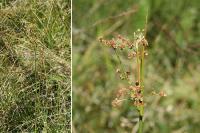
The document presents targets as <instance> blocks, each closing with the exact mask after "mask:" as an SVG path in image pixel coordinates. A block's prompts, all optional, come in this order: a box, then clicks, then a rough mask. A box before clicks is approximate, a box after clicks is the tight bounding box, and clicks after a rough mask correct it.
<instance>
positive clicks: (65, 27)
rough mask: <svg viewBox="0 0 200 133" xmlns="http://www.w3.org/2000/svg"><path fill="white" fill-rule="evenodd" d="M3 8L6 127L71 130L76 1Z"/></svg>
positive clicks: (0, 84)
mask: <svg viewBox="0 0 200 133" xmlns="http://www.w3.org/2000/svg"><path fill="white" fill-rule="evenodd" d="M0 8H1V9H0V132H1V133H7V132H13V133H16V132H43V133H47V132H48V133H50V132H52V133H54V132H59V133H61V132H62V133H64V132H70V129H71V128H70V125H71V113H70V111H71V110H70V109H71V96H70V91H71V88H70V84H71V83H70V75H71V73H70V71H71V69H70V60H71V59H70V57H71V56H70V55H71V51H70V49H71V48H70V32H71V29H70V20H71V13H70V12H71V10H70V1H69V0H0Z"/></svg>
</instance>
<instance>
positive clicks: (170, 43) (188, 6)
mask: <svg viewBox="0 0 200 133" xmlns="http://www.w3.org/2000/svg"><path fill="white" fill-rule="evenodd" d="M199 7H200V4H199V2H198V0H179V1H173V0H162V1H161V0H148V1H147V0H146V1H145V0H126V1H122V0H84V1H83V0H75V1H73V27H72V28H73V30H72V31H73V45H72V46H73V53H72V55H73V60H72V61H73V115H72V116H73V132H74V133H79V132H82V131H84V132H86V133H102V132H103V133H107V132H109V133H128V132H133V133H135V132H136V131H137V129H138V122H137V121H138V118H137V117H138V116H137V115H138V114H137V111H136V110H135V109H134V108H133V107H132V106H130V104H127V103H124V104H123V106H122V107H120V108H113V107H112V105H111V103H112V100H113V99H114V97H115V93H116V90H117V89H118V88H119V87H123V86H126V83H125V82H123V81H121V80H120V79H119V78H118V77H117V75H116V73H115V71H116V68H117V67H118V64H119V63H118V62H117V57H116V56H113V50H112V49H109V48H105V47H103V46H101V45H100V43H99V41H98V38H99V37H104V38H107V39H110V38H112V37H113V36H115V35H117V34H122V35H123V36H126V37H127V38H132V37H133V32H134V31H136V30H137V29H139V28H140V29H143V28H144V27H145V18H146V15H147V14H148V24H147V40H148V42H149V47H148V51H149V55H148V57H147V58H146V59H145V78H144V79H145V81H144V84H145V95H147V97H145V102H146V106H145V116H144V121H145V122H144V123H145V124H144V132H145V133H198V132H199V131H200V113H199V112H200V99H199V97H200V84H199V83H200V39H199V36H200V19H199V17H200V8H199ZM122 61H123V64H124V65H125V66H126V68H127V69H129V70H132V69H134V67H135V64H134V62H131V63H130V60H127V59H126V58H123V60H122ZM154 90H156V91H159V90H164V91H165V92H166V93H167V97H165V98H161V99H160V98H158V97H155V96H153V95H151V92H152V91H154Z"/></svg>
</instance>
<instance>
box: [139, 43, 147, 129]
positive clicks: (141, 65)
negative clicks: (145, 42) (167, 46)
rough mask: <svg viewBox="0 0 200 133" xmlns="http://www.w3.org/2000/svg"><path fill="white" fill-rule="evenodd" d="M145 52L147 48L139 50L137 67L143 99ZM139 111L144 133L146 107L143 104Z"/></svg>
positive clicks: (141, 127) (142, 47)
mask: <svg viewBox="0 0 200 133" xmlns="http://www.w3.org/2000/svg"><path fill="white" fill-rule="evenodd" d="M144 51H145V47H144V46H141V47H140V48H138V49H137V52H138V53H139V54H138V55H137V65H138V81H139V85H140V87H141V97H142V99H143V93H144ZM138 111H139V131H138V132H139V133H142V132H143V116H144V105H143V104H141V105H139V107H138Z"/></svg>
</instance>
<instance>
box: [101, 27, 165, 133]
mask: <svg viewBox="0 0 200 133" xmlns="http://www.w3.org/2000/svg"><path fill="white" fill-rule="evenodd" d="M99 41H100V42H101V43H102V44H103V45H105V46H108V47H111V48H112V49H113V50H114V51H115V53H116V55H117V58H118V59H119V62H120V65H123V64H122V61H121V59H120V56H119V55H118V51H119V50H127V51H128V55H127V57H128V58H129V59H135V60H136V69H135V70H134V74H135V75H136V77H135V78H134V79H136V81H134V82H133V81H130V80H131V78H130V72H127V71H125V70H124V68H123V66H121V68H120V69H119V68H118V69H117V70H116V72H117V73H118V74H119V76H120V78H121V79H123V80H128V81H129V84H130V85H129V86H128V87H124V88H120V89H119V90H118V93H117V95H116V98H115V99H114V100H113V102H112V105H113V106H115V107H116V106H119V105H121V104H122V102H123V101H124V100H130V101H131V103H132V105H133V106H135V107H136V108H137V111H138V113H139V131H138V132H139V133H142V130H143V116H144V105H145V102H144V59H145V57H146V56H147V55H148V53H147V51H146V48H147V46H148V41H147V40H146V38H145V30H137V31H136V32H134V39H133V40H129V39H126V38H125V37H123V36H121V35H118V36H117V37H116V38H113V39H111V40H105V39H103V38H100V39H99ZM133 83H134V84H133ZM153 94H155V95H160V96H166V94H165V93H164V92H159V93H156V92H153Z"/></svg>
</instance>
